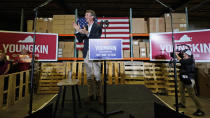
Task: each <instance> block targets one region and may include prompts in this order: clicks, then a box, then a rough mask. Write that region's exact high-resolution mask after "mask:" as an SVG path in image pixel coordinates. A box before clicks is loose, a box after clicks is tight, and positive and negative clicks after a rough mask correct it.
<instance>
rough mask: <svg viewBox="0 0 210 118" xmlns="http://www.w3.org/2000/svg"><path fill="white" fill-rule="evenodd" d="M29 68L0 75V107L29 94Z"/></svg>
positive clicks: (8, 105) (2, 107)
mask: <svg viewBox="0 0 210 118" xmlns="http://www.w3.org/2000/svg"><path fill="white" fill-rule="evenodd" d="M29 76H30V75H29V70H27V71H21V72H17V73H12V74H7V75H1V76H0V109H6V108H8V107H10V106H12V105H13V104H15V103H17V102H18V101H20V100H22V99H23V98H26V97H28V96H29V78H30V77H29Z"/></svg>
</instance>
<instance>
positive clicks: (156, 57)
mask: <svg viewBox="0 0 210 118" xmlns="http://www.w3.org/2000/svg"><path fill="white" fill-rule="evenodd" d="M171 35H172V34H171V33H170V32H167V33H151V34H150V57H151V60H153V61H169V60H170V59H171V56H170V53H171V52H173V47H172V38H171ZM174 41H175V50H184V49H186V48H187V46H185V45H183V44H186V45H188V46H189V47H190V49H191V50H192V53H193V56H194V58H195V61H196V62H210V30H194V31H184V32H175V33H174Z"/></svg>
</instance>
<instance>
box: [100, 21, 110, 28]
mask: <svg viewBox="0 0 210 118" xmlns="http://www.w3.org/2000/svg"><path fill="white" fill-rule="evenodd" d="M100 26H101V27H108V26H109V21H108V20H101V23H100Z"/></svg>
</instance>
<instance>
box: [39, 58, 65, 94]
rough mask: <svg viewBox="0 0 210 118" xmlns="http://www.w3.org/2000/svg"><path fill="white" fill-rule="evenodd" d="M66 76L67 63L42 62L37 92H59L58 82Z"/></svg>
mask: <svg viewBox="0 0 210 118" xmlns="http://www.w3.org/2000/svg"><path fill="white" fill-rule="evenodd" d="M65 78H66V63H62V62H59V63H58V62H56V63H42V64H41V74H40V79H39V83H38V90H37V93H58V90H59V87H58V86H57V83H58V82H59V81H60V80H62V79H65Z"/></svg>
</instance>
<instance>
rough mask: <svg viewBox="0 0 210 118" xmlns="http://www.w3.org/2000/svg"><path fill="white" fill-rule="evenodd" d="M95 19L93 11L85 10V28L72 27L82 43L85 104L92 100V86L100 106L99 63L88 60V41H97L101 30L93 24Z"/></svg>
mask: <svg viewBox="0 0 210 118" xmlns="http://www.w3.org/2000/svg"><path fill="white" fill-rule="evenodd" d="M95 18H96V14H95V11H93V10H87V11H86V13H85V19H86V21H87V23H88V25H87V26H84V27H83V28H80V26H79V25H77V24H76V23H73V27H74V28H75V30H76V34H75V35H76V38H77V40H78V41H79V42H83V41H84V49H83V58H84V63H85V67H86V72H87V84H88V99H87V100H86V102H88V103H90V101H92V100H94V85H95V89H96V90H95V91H96V98H97V99H98V102H99V103H100V104H102V103H103V99H102V84H101V74H100V70H101V63H100V62H95V61H92V60H89V47H88V46H89V39H94V38H95V39H98V38H100V37H101V34H102V28H101V27H100V25H98V24H97V22H94V20H95ZM92 73H93V74H94V75H95V80H94V79H92Z"/></svg>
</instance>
